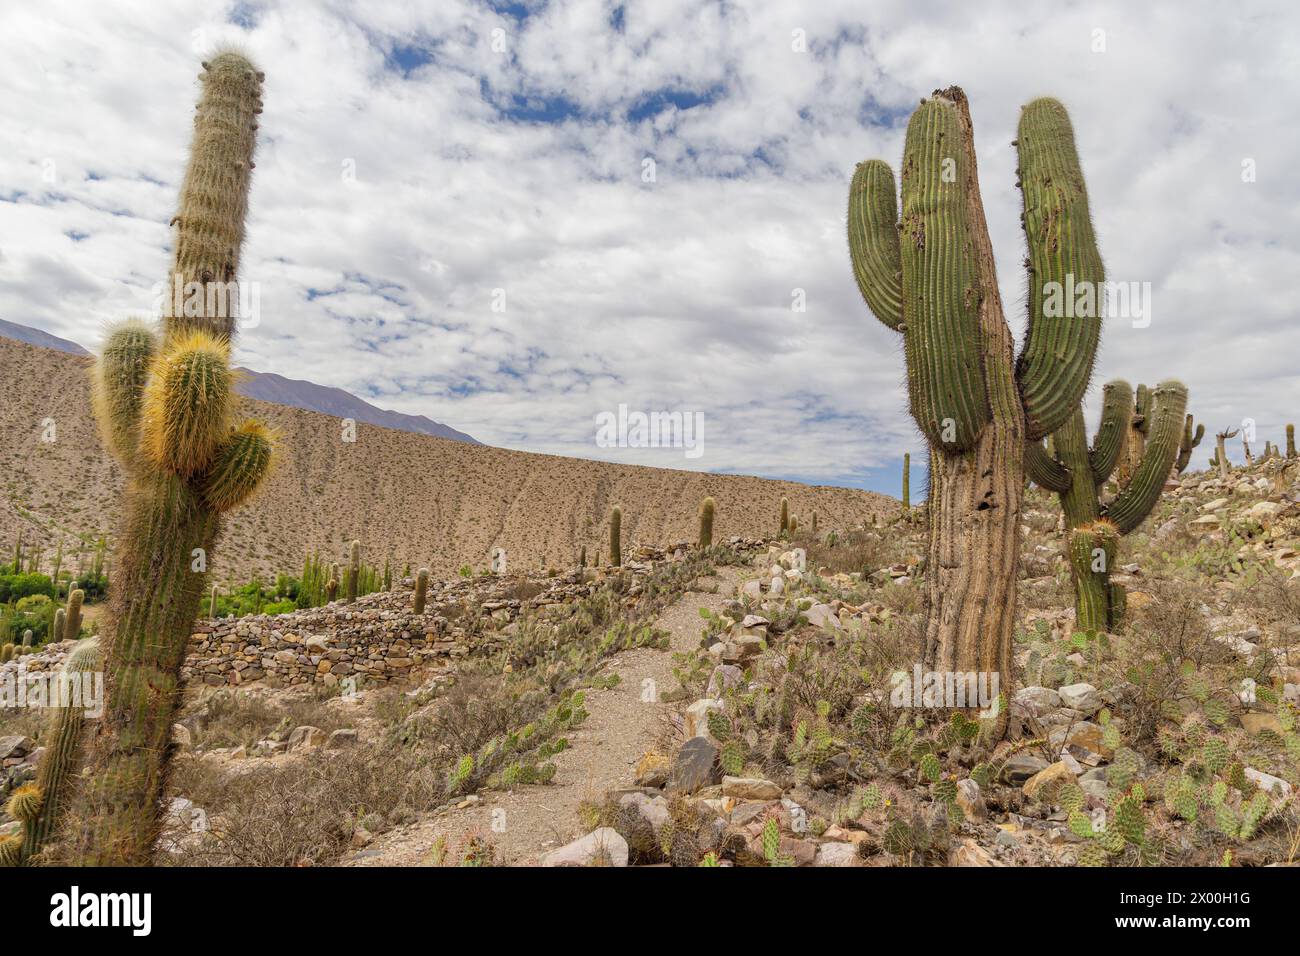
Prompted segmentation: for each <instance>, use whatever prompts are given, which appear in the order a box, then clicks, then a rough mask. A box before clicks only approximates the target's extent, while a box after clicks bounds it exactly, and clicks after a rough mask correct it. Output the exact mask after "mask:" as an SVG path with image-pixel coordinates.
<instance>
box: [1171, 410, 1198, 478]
mask: <svg viewBox="0 0 1300 956" xmlns="http://www.w3.org/2000/svg"><path fill="white" fill-rule="evenodd" d="M1194 421H1195V419H1194V417H1193V416H1192V415H1190V414H1189V415H1188V416H1187V418H1186V419H1184V421H1183V439H1182V441H1181V442H1180V443H1179V445H1178V461H1177V462H1175V463H1174V470H1175V471H1177V472H1178V474H1180V475H1181V474H1182V473H1183V472H1184V471H1186V470H1187V466H1188V465H1189V464H1190V463H1191V460H1192V450H1193V449H1194V448H1196V446H1197V445H1199V444H1200V443H1201V439H1202V438H1204V437H1205V426H1204V425H1197V426H1196V430H1195V431H1192V423H1193V422H1194Z"/></svg>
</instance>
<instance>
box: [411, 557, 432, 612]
mask: <svg viewBox="0 0 1300 956" xmlns="http://www.w3.org/2000/svg"><path fill="white" fill-rule="evenodd" d="M428 594H429V569H428V568H420V570H419V571H418V572H417V573H416V575H415V602H414V605H413V606H412V608H411V610H412V611H413V612H414V613H416V614H423V613H424V602H425V601H426V600H427V599H428Z"/></svg>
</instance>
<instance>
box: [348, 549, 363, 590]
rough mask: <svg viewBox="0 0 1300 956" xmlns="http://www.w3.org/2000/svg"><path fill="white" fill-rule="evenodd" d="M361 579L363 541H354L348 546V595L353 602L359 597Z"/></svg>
mask: <svg viewBox="0 0 1300 956" xmlns="http://www.w3.org/2000/svg"><path fill="white" fill-rule="evenodd" d="M360 580H361V542H360V541H353V542H352V544H351V545H350V546H349V547H348V597H347V602H348V603H349V604H351V603H352V602H353V601H355V600H356V599H357V584H358V582H359V581H360Z"/></svg>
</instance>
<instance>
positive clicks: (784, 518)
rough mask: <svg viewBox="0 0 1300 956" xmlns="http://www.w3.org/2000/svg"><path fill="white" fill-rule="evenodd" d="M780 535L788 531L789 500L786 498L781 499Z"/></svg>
mask: <svg viewBox="0 0 1300 956" xmlns="http://www.w3.org/2000/svg"><path fill="white" fill-rule="evenodd" d="M779 530H780V533H781V537H785V536H786V535H787V534H789V533H790V501H789V499H787V498H782V499H781V527H780V529H779Z"/></svg>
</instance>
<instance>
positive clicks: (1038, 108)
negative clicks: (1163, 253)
mask: <svg viewBox="0 0 1300 956" xmlns="http://www.w3.org/2000/svg"><path fill="white" fill-rule="evenodd" d="M1017 146H1018V149H1019V159H1020V164H1019V171H1020V177H1021V182H1020V185H1021V188H1022V192H1023V196H1024V207H1023V217H1022V222H1023V225H1024V229H1025V234H1026V238H1027V241H1028V247H1029V259H1028V266H1029V289H1030V294H1029V300H1030V301H1029V329H1028V332H1027V335H1026V338H1025V346H1024V349H1023V351H1022V353H1021V355H1020V357H1019V359H1018V360H1016V361H1015V362H1014V365H1013V362H1012V358H1011V356H1012V351H1013V343H1012V338H1011V332H1010V329H1009V328H1008V327H1007V323H1006V320H1005V318H1004V316H1003V311H1002V304H1001V298H1000V294H999V291H998V281H997V276H996V272H995V268H994V256H993V249H992V243H991V241H990V240H989V235H988V226H987V223H986V220H985V216H984V210H983V206H982V202H981V200H980V191H979V183H978V176H977V173H976V159H975V147H974V132H973V126H972V123H971V118H970V108H969V104H968V103H967V100H966V96H965V94H964V93H963V92H962V91H961V90H960V89H959V88H957V87H952V88H950V89H947V90H943V91H938V92H936V93H935V94H934V96H933V97H931V98H930V99H928V100H925V101H923V102H922V104H921V106H920V107H919V108H918V109H917V110H916V112H914V113H913V114H912V118H911V121H910V123H909V125H908V131H907V138H906V143H905V145H904V149H903V165H902V210H901V220H900V216H899V212H898V205H897V201H896V199H895V194H894V177H893V173H892V172H891V171H890V169H889V167H888V166H887V165H886V164H885V163H883V162H880V161H879V160H871V161H868V162H865V163H862V164H860V165H859V166H858V167H857V171H856V172H855V173H854V176H853V183H852V186H851V187H850V195H849V214H848V232H849V250H850V257H851V260H852V263H853V273H854V277H855V278H856V279H857V281H858V286H859V289H860V290H861V292H862V294H863V297H864V299H865V300H866V303H867V305H868V307H869V308H870V309H871V311H872V312H873V313H874V314H875V315H876V317H877V318H878V319H880V321H882V322H883V323H884V324H885V325H886V326H888V327H889V328H891V329H894V330H896V331H899V332H901V333H902V334H903V345H904V353H905V357H906V365H907V379H908V393H909V400H910V404H911V411H912V417H913V418H914V419H915V420H916V424H917V426H918V427H919V428H920V429H921V431H922V433H923V434H924V435H925V436H926V439H927V441H928V443H929V446H930V468H929V475H930V482H929V484H930V492H929V502H930V508H931V509H932V514H931V522H932V524H931V526H932V528H933V529H934V533H933V534H932V535H931V540H930V557H929V560H928V562H927V565H928V567H929V569H930V572H929V573H928V574H927V576H926V578H927V581H926V584H927V589H928V592H929V595H928V596H929V601H928V608H927V619H926V638H925V648H926V654H925V656H926V661H927V666H929V667H930V669H934V670H952V671H967V670H976V671H985V672H992V671H997V672H999V673H1000V674H1001V675H1002V679H1003V680H1004V681H1008V682H1009V681H1010V679H1011V668H1010V652H1011V640H1012V632H1013V627H1014V618H1015V614H1014V608H1015V605H1016V586H1017V570H1018V556H1019V535H1020V529H1019V515H1020V512H1021V507H1020V505H1021V500H1022V497H1023V494H1024V469H1025V463H1024V456H1025V442H1026V440H1028V441H1030V442H1034V441H1038V440H1040V439H1042V438H1043V437H1044V436H1046V435H1048V434H1050V433H1052V432H1053V431H1055V430H1056V429H1058V428H1060V427H1061V426H1062V425H1063V424H1065V423H1066V422H1067V421H1068V420H1069V418H1070V416H1071V415H1072V414H1073V412H1074V410H1075V409H1076V408H1077V407H1078V405H1079V402H1080V400H1081V399H1082V397H1083V394H1084V391H1085V389H1086V388H1087V384H1088V379H1089V376H1090V375H1091V372H1092V365H1093V359H1094V357H1095V353H1096V347H1097V342H1098V337H1099V335H1100V328H1101V319H1100V315H1101V309H1100V302H1098V301H1097V298H1098V296H1097V295H1096V294H1094V295H1093V296H1092V301H1091V304H1090V307H1085V308H1082V309H1079V308H1077V307H1076V305H1075V302H1076V298H1075V297H1072V296H1067V298H1066V301H1065V309H1064V311H1062V296H1061V293H1062V291H1066V292H1072V291H1073V290H1075V289H1086V290H1091V291H1092V292H1093V293H1100V291H1101V290H1102V288H1103V285H1102V283H1103V282H1104V279H1105V274H1104V270H1103V267H1102V262H1101V257H1100V254H1099V252H1098V250H1097V244H1096V240H1095V238H1094V236H1093V231H1092V224H1091V220H1090V218H1089V214H1088V198H1087V191H1086V189H1085V186H1084V181H1083V173H1082V170H1081V168H1080V165H1079V160H1078V156H1077V154H1076V151H1075V146H1074V133H1073V130H1072V128H1071V126H1070V121H1069V118H1068V117H1067V115H1066V112H1065V108H1064V107H1063V106H1062V105H1061V104H1060V103H1059V102H1057V101H1056V100H1053V99H1038V100H1034V101H1033V102H1031V103H1029V104H1028V105H1027V106H1025V107H1024V109H1023V110H1022V112H1021V117H1020V126H1019V135H1018V139H1017ZM1083 304H1084V305H1085V306H1089V303H1087V302H1084V303H1083ZM1076 312H1082V313H1083V314H1080V315H1076V314H1075V313H1076Z"/></svg>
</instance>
